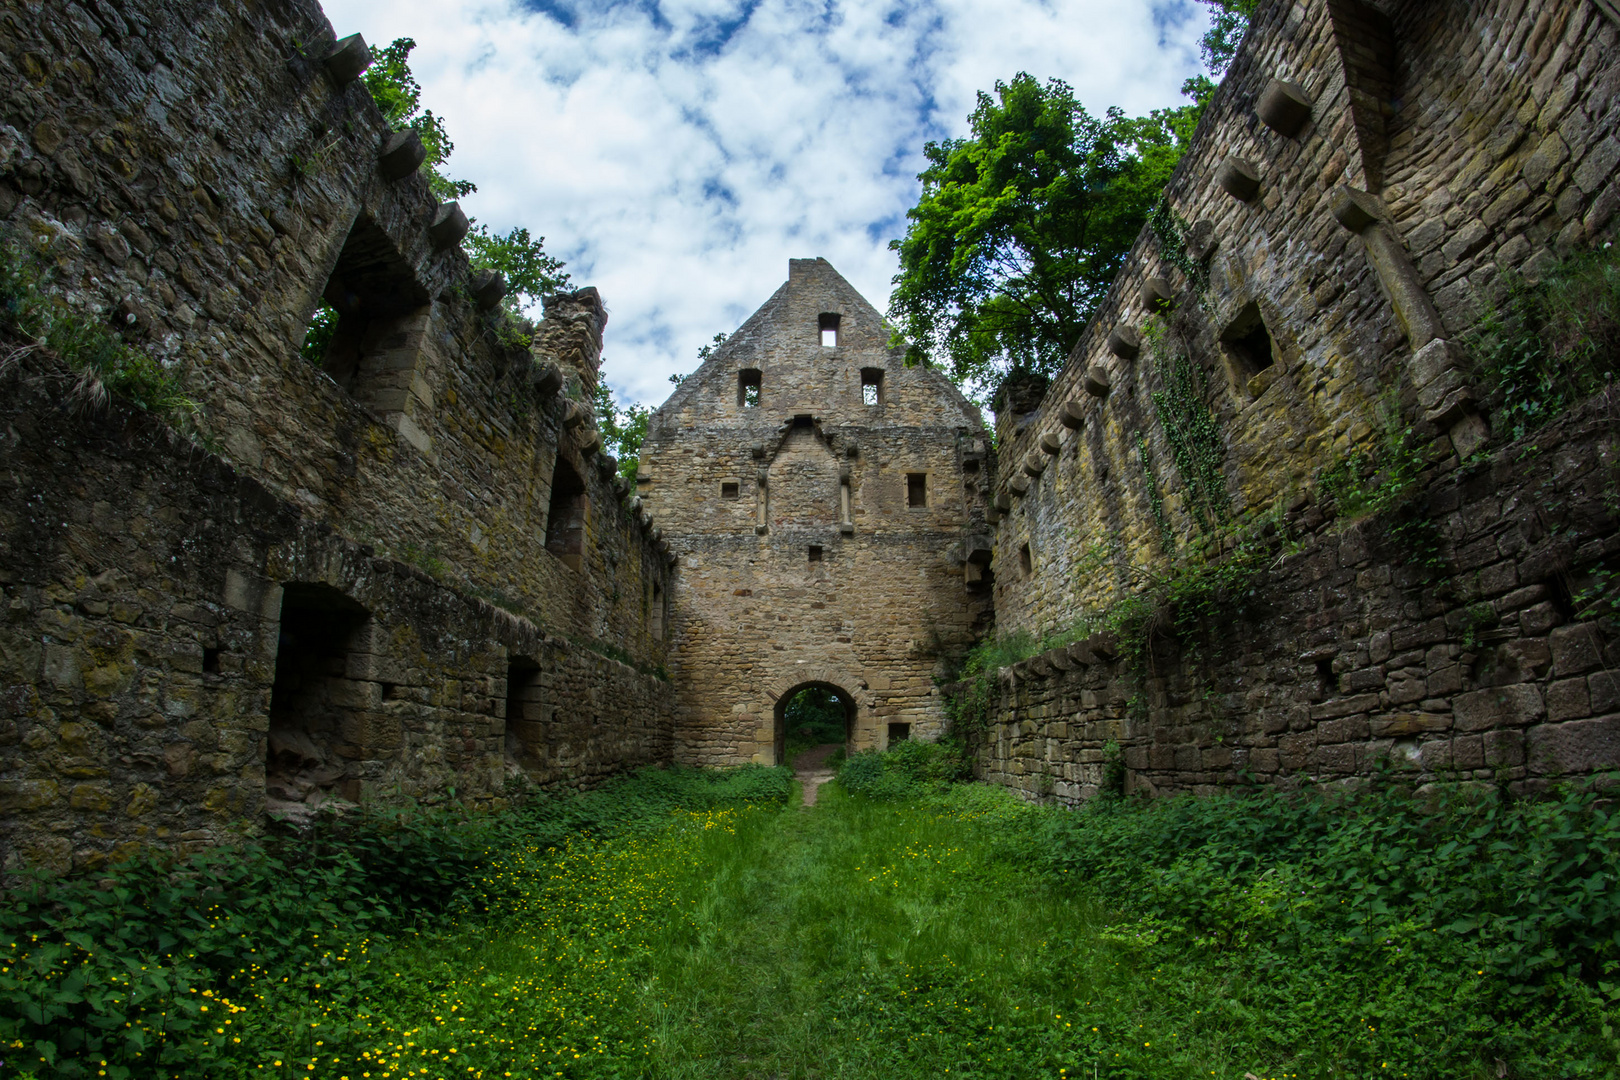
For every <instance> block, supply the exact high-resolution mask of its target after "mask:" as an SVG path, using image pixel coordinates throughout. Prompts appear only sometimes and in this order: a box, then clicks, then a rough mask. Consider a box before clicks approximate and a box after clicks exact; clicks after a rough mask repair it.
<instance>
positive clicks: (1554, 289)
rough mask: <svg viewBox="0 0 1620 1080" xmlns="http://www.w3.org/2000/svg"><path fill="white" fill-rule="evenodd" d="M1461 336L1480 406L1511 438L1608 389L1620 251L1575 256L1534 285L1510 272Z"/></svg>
mask: <svg viewBox="0 0 1620 1080" xmlns="http://www.w3.org/2000/svg"><path fill="white" fill-rule="evenodd" d="M1493 288H1494V289H1496V290H1498V291H1499V293H1500V295H1497V296H1481V297H1480V298H1479V301H1478V307H1479V311H1480V316H1479V319H1478V321H1477V322H1476V323H1475V325H1474V327H1473V329H1472V330H1471V331H1470V332H1469V334H1468V335H1467V337H1466V345H1467V348H1468V351H1469V354H1470V355H1471V356H1472V357H1473V360H1474V363H1475V371H1476V375H1477V377H1478V379H1479V381H1480V382H1481V383H1482V384H1483V385H1484V387H1485V389H1486V392H1487V394H1486V407H1487V409H1488V410H1489V412H1490V413H1491V415H1492V417H1493V418H1494V422H1495V424H1496V425H1497V427H1498V428H1505V429H1506V432H1507V433H1508V434H1509V435H1510V436H1511V437H1512V438H1513V439H1521V438H1523V437H1524V436H1525V435H1527V434H1529V433H1530V432H1532V431H1535V430H1536V429H1538V428H1540V427H1541V426H1542V425H1544V424H1546V423H1548V422H1549V421H1551V420H1552V419H1554V418H1555V417H1557V416H1559V415H1561V414H1562V413H1564V412H1565V411H1566V410H1568V409H1569V408H1570V407H1571V406H1573V405H1575V404H1576V403H1578V402H1580V401H1583V400H1585V399H1586V398H1587V397H1589V396H1590V395H1591V394H1593V393H1595V392H1596V391H1598V390H1599V389H1602V388H1603V387H1605V386H1608V385H1610V384H1611V383H1612V382H1613V380H1614V376H1615V370H1616V367H1617V366H1620V251H1617V250H1616V249H1615V248H1614V246H1613V245H1612V244H1605V245H1604V246H1603V247H1602V248H1599V249H1597V250H1595V251H1585V252H1579V253H1577V254H1575V255H1572V256H1570V257H1569V258H1567V259H1565V260H1564V261H1563V262H1561V263H1559V264H1558V265H1556V266H1554V267H1552V268H1551V269H1549V270H1548V271H1547V272H1546V273H1544V274H1543V275H1542V276H1541V277H1540V279H1539V280H1537V281H1533V282H1532V281H1530V280H1528V279H1527V278H1525V277H1524V276H1523V275H1522V274H1518V273H1513V272H1509V273H1506V274H1504V275H1502V277H1501V279H1500V280H1499V282H1498V283H1497V284H1496V285H1495V286H1493Z"/></svg>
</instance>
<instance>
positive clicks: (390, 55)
mask: <svg viewBox="0 0 1620 1080" xmlns="http://www.w3.org/2000/svg"><path fill="white" fill-rule="evenodd" d="M414 48H416V41H415V40H414V39H412V38H408V37H405V38H395V39H394V40H393V41H392V42H390V43H389V44H388V45H387V46H386V47H385V48H378V47H377V46H375V45H373V46H372V47H371V66H370V67H369V68H367V69H366V73H365V80H366V89H368V90H370V91H371V99H372V100H373V101H375V102H376V103H377V108H379V109H381V110H382V114H383V117H384V119H386V120H387V121H388V122H389V123H390V124H391V125H393V126H394V127H396V128H404V127H408V128H413V129H414V130H415V131H416V134H417V136H418V137H419V138H421V140H422V146H423V148H424V149H426V150H427V160H426V161H425V162H424V163H423V164H425V165H427V167H428V170H429V171H428V186H429V187H430V188H432V189H433V194H435V195H437V196H438V197H439V198H441V199H460V198H463V197H465V196H467V195H470V194H472V193H473V192H475V191H477V190H478V186H477V185H476V184H473V183H472V182H470V181H467V180H452V179H451V178H450V177H448V176H446V175H445V174H444V171H443V169H442V168H441V167H440V166H442V165H443V164H444V163H445V161H447V160H448V159H449V157H450V154H451V153H452V152H453V151H454V150H455V148H456V144H455V143H453V142H451V141H450V133H449V132H447V131H446V130H445V128H444V119H443V118H442V117H439V116H435V115H434V113H433V110H432V109H424V108H422V87H421V85H420V84H418V83H417V81H416V76H415V75H413V74H411V65H410V63H409V61H410V55H411V50H412V49H414Z"/></svg>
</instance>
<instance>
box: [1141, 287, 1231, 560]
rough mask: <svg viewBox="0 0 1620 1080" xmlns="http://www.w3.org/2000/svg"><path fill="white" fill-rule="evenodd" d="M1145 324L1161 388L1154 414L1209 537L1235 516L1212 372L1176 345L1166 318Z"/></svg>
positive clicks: (1193, 512)
mask: <svg viewBox="0 0 1620 1080" xmlns="http://www.w3.org/2000/svg"><path fill="white" fill-rule="evenodd" d="M1142 329H1143V334H1144V336H1145V337H1146V339H1147V342H1148V349H1149V351H1150V353H1151V354H1152V356H1153V358H1154V363H1155V370H1156V372H1157V374H1158V382H1159V387H1160V389H1157V390H1155V391H1153V409H1154V414H1155V417H1156V418H1157V419H1158V421H1159V427H1160V429H1161V430H1162V431H1163V432H1164V439H1165V442H1166V444H1168V445H1169V447H1170V456H1171V459H1172V460H1173V461H1174V462H1175V464H1176V472H1177V473H1178V474H1179V475H1180V476H1181V486H1182V493H1183V495H1182V498H1183V502H1184V504H1185V506H1186V509H1187V513H1188V514H1189V515H1190V516H1191V517H1192V519H1193V522H1194V523H1195V524H1196V525H1197V526H1198V531H1199V532H1201V533H1203V534H1204V535H1206V536H1208V535H1211V534H1212V533H1214V532H1215V530H1216V529H1217V528H1218V527H1220V526H1221V525H1224V524H1225V523H1226V522H1227V521H1228V520H1229V519H1230V509H1229V508H1230V499H1229V498H1228V495H1227V491H1226V474H1225V471H1224V469H1225V462H1226V443H1225V440H1224V439H1222V438H1221V429H1220V425H1219V424H1218V423H1217V422H1216V420H1215V414H1214V413H1213V412H1212V411H1211V410H1210V407H1209V377H1208V375H1206V374H1205V372H1204V369H1203V367H1201V366H1200V365H1198V364H1195V363H1193V361H1192V359H1191V357H1190V356H1189V355H1188V351H1187V349H1186V348H1184V347H1177V346H1174V345H1172V344H1171V342H1170V332H1169V330H1168V329H1167V328H1166V327H1165V325H1164V323H1163V321H1162V320H1161V319H1159V318H1157V317H1153V318H1149V319H1148V320H1147V322H1146V323H1144V324H1143V327H1142Z"/></svg>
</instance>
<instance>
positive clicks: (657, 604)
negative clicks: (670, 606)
mask: <svg viewBox="0 0 1620 1080" xmlns="http://www.w3.org/2000/svg"><path fill="white" fill-rule="evenodd" d="M648 616H649V618H648V620H647V621H648V624H649V625H648V629H650V630H651V631H652V636H653V640H654V641H663V640H664V587H663V586H662V585H660V584H659V583H658V582H656V581H655V582H653V586H652V603H650V604H649V605H648Z"/></svg>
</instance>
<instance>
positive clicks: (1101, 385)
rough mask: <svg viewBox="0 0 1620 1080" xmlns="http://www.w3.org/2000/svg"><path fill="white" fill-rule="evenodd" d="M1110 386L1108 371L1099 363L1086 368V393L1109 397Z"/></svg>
mask: <svg viewBox="0 0 1620 1080" xmlns="http://www.w3.org/2000/svg"><path fill="white" fill-rule="evenodd" d="M1109 386H1110V383H1109V381H1108V372H1106V371H1104V370H1103V369H1102V368H1101V367H1100V366H1099V365H1097V364H1092V365H1091V367H1090V368H1088V369H1086V393H1088V394H1090V395H1091V396H1092V397H1107V396H1108V389H1109Z"/></svg>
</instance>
